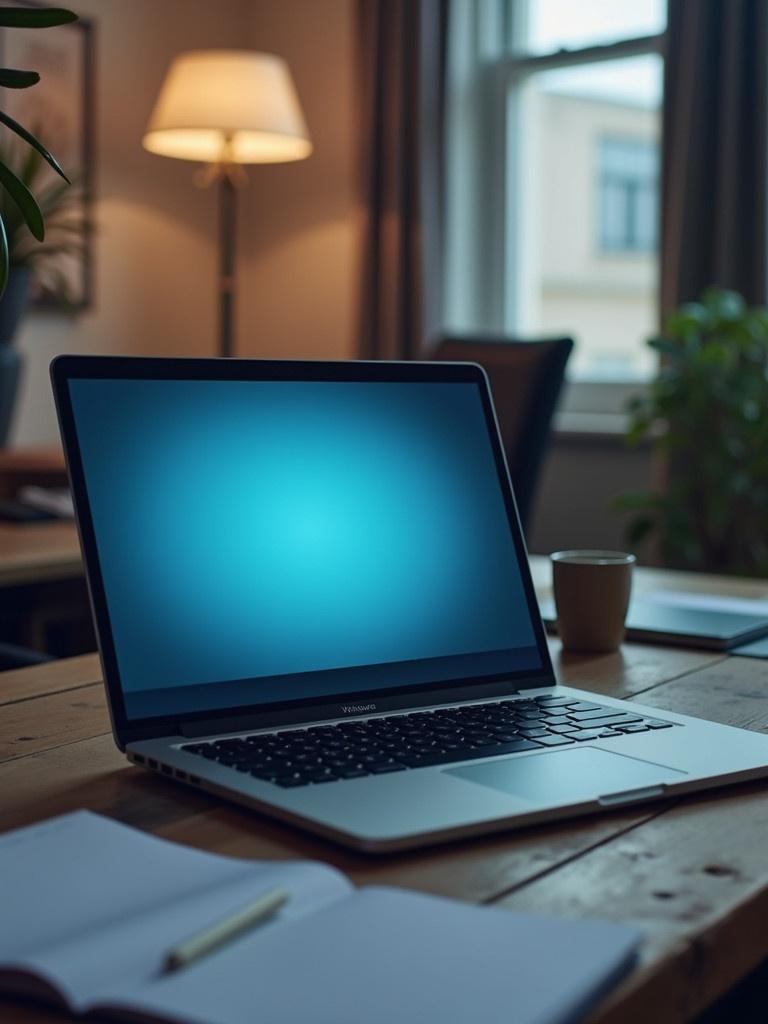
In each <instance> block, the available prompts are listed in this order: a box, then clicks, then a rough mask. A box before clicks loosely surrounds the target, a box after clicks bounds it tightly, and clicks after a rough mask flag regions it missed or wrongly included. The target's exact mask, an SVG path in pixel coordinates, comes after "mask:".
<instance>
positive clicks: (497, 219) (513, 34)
mask: <svg viewBox="0 0 768 1024" xmlns="http://www.w3.org/2000/svg"><path fill="white" fill-rule="evenodd" d="M452 17H453V19H454V23H453V24H452V26H451V34H450V38H451V44H450V45H451V51H450V53H449V66H450V69H451V71H450V79H449V82H450V88H449V96H448V112H449V122H448V157H447V164H448V189H447V196H448V211H447V214H448V215H447V281H446V288H445V295H446V311H445V319H446V323H447V326H448V328H449V329H451V330H454V331H458V330H464V331H467V330H469V331H478V332H479V331H486V332H487V331H501V332H504V333H505V334H508V335H510V336H516V337H536V336H556V335H563V334H567V335H571V336H573V337H574V338H575V340H576V349H575V352H574V356H573V357H572V359H571V363H570V367H569V377H570V379H571V380H572V381H574V382H576V385H577V386H576V387H572V388H571V393H572V396H575V395H577V393H578V392H579V389H580V387H581V383H582V382H583V383H584V385H585V387H584V388H582V389H581V390H582V392H583V394H584V395H585V396H588V397H586V398H585V400H584V401H585V402H586V403H587V404H586V405H584V406H583V407H582V409H581V411H584V412H590V411H596V401H597V399H596V396H598V395H599V394H602V393H607V392H606V391H605V388H603V385H610V387H609V388H608V390H609V391H612V394H613V395H614V398H612V399H610V401H613V402H614V408H615V411H619V410H620V408H621V402H620V401H618V400H616V399H615V395H617V394H618V393H619V391H620V390H621V389H620V388H617V387H616V385H618V384H621V385H622V387H623V388H624V390H625V391H626V386H630V387H632V386H636V385H637V384H638V382H639V383H642V382H643V381H644V380H647V379H648V378H649V377H650V376H651V375H652V373H653V372H654V370H655V365H656V364H655V359H654V357H653V354H652V352H651V350H649V349H648V348H647V346H646V345H645V344H644V342H645V340H646V339H647V338H648V337H650V336H651V335H652V334H653V333H654V332H655V331H656V329H657V318H658V238H659V231H658V217H659V205H660V204H659V198H658V189H659V145H660V120H661V115H660V111H661V99H662V83H663V57H662V52H663V33H664V30H665V27H666V4H665V0H578V2H575V0H458V2H457V3H456V4H455V5H454V8H453V13H452ZM586 385H589V386H588V387H587V386H586ZM598 385H599V386H598ZM601 389H602V390H601Z"/></svg>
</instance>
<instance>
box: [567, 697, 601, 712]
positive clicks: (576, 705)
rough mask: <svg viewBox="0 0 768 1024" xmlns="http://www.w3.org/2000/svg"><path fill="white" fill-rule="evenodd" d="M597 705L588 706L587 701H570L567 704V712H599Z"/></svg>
mask: <svg viewBox="0 0 768 1024" xmlns="http://www.w3.org/2000/svg"><path fill="white" fill-rule="evenodd" d="M599 710H601V708H600V705H599V704H590V703H589V701H587V700H572V701H570V702H569V704H568V711H569V713H570V712H571V711H599Z"/></svg>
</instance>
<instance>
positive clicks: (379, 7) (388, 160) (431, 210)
mask: <svg viewBox="0 0 768 1024" xmlns="http://www.w3.org/2000/svg"><path fill="white" fill-rule="evenodd" d="M447 4H448V0H358V13H359V19H358V40H357V43H358V57H359V66H358V88H359V96H360V111H359V117H360V140H361V145H362V153H361V164H362V168H363V196H364V202H365V208H364V211H363V214H364V225H363V252H362V289H361V305H360V355H361V357H362V358H364V359H414V358H419V357H420V356H421V355H422V354H423V353H424V352H425V351H426V350H427V349H428V339H429V338H430V337H431V336H433V335H434V334H435V333H436V332H437V329H438V327H439V321H440V309H441V282H442V267H441V255H442V205H443V185H442V183H443V138H444V128H443V124H444V99H443V97H444V82H445V47H446V37H447Z"/></svg>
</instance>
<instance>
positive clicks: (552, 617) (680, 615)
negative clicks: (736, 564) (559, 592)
mask: <svg viewBox="0 0 768 1024" xmlns="http://www.w3.org/2000/svg"><path fill="white" fill-rule="evenodd" d="M541 617H542V619H543V620H544V624H545V626H546V627H547V631H548V632H550V633H556V632H557V622H556V618H557V617H556V614H555V604H554V601H552V600H547V601H543V602H542V603H541ZM766 634H768V616H766V615H764V614H750V613H749V612H744V611H726V610H723V611H721V610H715V609H710V608H693V607H691V608H686V607H685V606H684V605H681V604H678V603H674V604H667V603H666V602H663V601H660V600H651V599H644V598H637V599H636V600H634V601H632V602H631V603H630V606H629V612H628V613H627V634H626V636H627V640H639V641H643V642H645V643H658V644H671V645H676V646H680V647H703V648H705V649H706V650H712V651H727V650H730V649H731V648H732V647H736V646H738V645H739V644H745V643H748V642H749V641H750V640H757V639H758V638H759V637H761V636H765V635H766Z"/></svg>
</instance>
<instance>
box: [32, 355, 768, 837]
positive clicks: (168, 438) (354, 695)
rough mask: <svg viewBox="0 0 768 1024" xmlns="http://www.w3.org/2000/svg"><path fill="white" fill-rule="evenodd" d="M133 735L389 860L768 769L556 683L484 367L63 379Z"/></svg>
mask: <svg viewBox="0 0 768 1024" xmlns="http://www.w3.org/2000/svg"><path fill="white" fill-rule="evenodd" d="M52 378H53V384H54V393H55V396H56V402H57V409H58V413H59V421H60V426H61V432H62V438H63V441H64V446H65V451H66V455H67V461H68V466H69V471H70V480H71V484H72V490H73V495H74V499H75V507H76V512H77V520H78V526H79V530H80V536H81V543H82V547H83V554H84V558H85V563H86V570H87V577H88V582H89V589H90V593H91V600H92V606H93V612H94V620H95V624H96V629H97V636H98V640H99V649H100V654H101V658H102V664H103V668H104V679H105V685H106V688H107V694H108V698H109V706H110V713H111V716H112V725H113V731H114V735H115V739H116V742H117V743H118V745H119V746H120V748H121V749H122V750H124V751H125V753H126V756H127V757H128V758H129V759H130V760H131V761H133V762H134V763H135V764H138V765H141V766H142V767H144V768H146V769H148V770H150V771H154V772H157V773H160V774H163V775H166V776H168V777H171V778H173V779H176V780H178V781H179V782H182V783H184V784H186V785H191V786H193V787H196V788H199V789H203V790H205V791H207V792H210V793H213V794H216V795H218V796H221V797H224V798H226V799H229V800H234V801H237V802H238V803H241V804H244V805H246V806H249V807H251V808H253V809H254V810H256V811H258V812H261V813H264V814H267V815H270V816H272V817H275V818H278V819H280V820H282V821H285V822H288V823H291V824H293V825H297V826H299V827H301V828H305V829H307V830H309V831H311V832H314V833H317V834H319V835H322V836H324V837H327V838H329V839H332V840H335V841H337V842H339V843H342V844H344V845H346V846H349V847H352V848H355V849H359V850H365V851H368V852H372V853H384V852H388V851H395V850H402V849H407V848H411V847H417V846H422V845H426V844H429V843H435V842H442V841H445V840H450V839H457V838H460V837H465V836H471V835H480V834H483V833H488V832H494V831H501V830H504V829H513V828H517V827H522V826H526V825H530V824H531V823H533V822H537V821H548V820H553V819H557V818H565V817H570V816H576V815H583V814H590V813H594V812H597V811H600V810H603V809H605V808H615V807H620V806H627V805H630V804H634V803H641V802H645V801H650V800H656V799H662V798H665V797H667V796H670V795H676V794H681V793H684V792H692V791H695V790H699V789H704V788H708V787H713V786H718V785H725V784H726V783H733V782H739V781H743V780H747V779H752V778H756V777H759V776H763V775H766V774H768V737H765V736H762V735H759V734H757V733H753V732H749V731H745V730H741V729H735V728H731V727H728V726H722V725H717V724H713V723H709V722H705V721H702V720H699V719H695V718H691V717H687V716H683V715H677V714H672V713H670V712H666V711H663V712H661V711H656V710H654V709H652V708H645V707H642V706H641V705H639V704H636V703H635V702H627V701H619V700H613V699H611V698H608V697H603V696H595V695H593V694H592V693H588V692H585V691H579V690H575V689H572V688H570V687H565V686H559V685H557V683H556V680H555V676H554V671H553V668H552V663H551V660H550V657H549V653H548V650H547V645H546V641H545V636H544V631H543V628H542V624H541V619H540V617H539V612H538V607H537V604H536V600H535V595H534V591H533V584H532V581H531V577H530V571H529V568H528V562H527V556H526V552H525V545H524V541H523V537H522V533H521V530H520V525H519V521H518V518H517V514H516V511H515V506H514V498H513V496H512V490H511V486H510V482H509V475H508V471H507V467H506V464H505V461H504V456H503V452H502V449H501V445H500V442H499V437H498V427H497V424H496V420H495V415H494V412H493V407H492V402H491V398H490V392H489V389H488V384H487V380H486V378H485V375H484V373H483V371H482V370H481V369H480V368H479V367H477V366H474V365H470V364H449V363H434V364H426V363H354V362H350V363H320V362H313V363H301V362H272V361H259V360H179V359H129V358H101V357H77V356H66V357H61V358H59V359H58V360H56V361H55V362H54V364H53V366H52Z"/></svg>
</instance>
